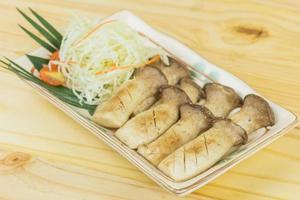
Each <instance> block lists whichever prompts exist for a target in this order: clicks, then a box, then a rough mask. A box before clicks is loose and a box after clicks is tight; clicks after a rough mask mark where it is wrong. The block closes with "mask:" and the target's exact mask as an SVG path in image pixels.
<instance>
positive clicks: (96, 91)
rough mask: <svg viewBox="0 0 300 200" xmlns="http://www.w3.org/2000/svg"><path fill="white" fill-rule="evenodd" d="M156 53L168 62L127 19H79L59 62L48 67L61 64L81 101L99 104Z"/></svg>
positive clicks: (67, 35)
mask: <svg viewBox="0 0 300 200" xmlns="http://www.w3.org/2000/svg"><path fill="white" fill-rule="evenodd" d="M154 56H156V57H157V56H159V57H160V58H161V59H162V61H163V62H165V63H166V64H168V58H167V55H166V53H165V52H164V51H163V50H162V49H161V48H159V47H157V46H154V45H153V44H152V43H150V41H148V40H147V39H146V38H145V37H143V36H141V35H140V34H139V33H138V32H137V31H135V30H133V29H132V28H131V27H129V25H127V24H126V23H125V22H122V21H108V22H99V21H98V20H89V19H85V18H77V19H75V20H74V21H73V23H71V24H70V26H69V27H68V28H67V30H66V33H65V34H64V37H63V41H62V44H61V48H60V50H59V58H60V59H59V61H51V63H49V66H51V64H52V63H53V64H57V65H58V69H59V70H60V72H61V73H62V74H63V75H64V76H65V78H66V83H65V84H66V86H67V87H69V88H71V89H72V91H73V92H74V94H75V95H76V96H77V97H78V98H79V99H80V102H81V103H82V102H84V103H87V104H91V105H98V104H100V103H101V102H103V101H105V100H107V99H108V98H109V97H110V96H111V95H112V94H113V93H114V91H115V90H116V89H117V88H118V87H119V86H120V85H122V84H123V83H125V82H126V81H127V80H129V79H130V78H131V77H132V74H133V71H134V69H135V68H138V67H142V66H144V65H145V64H146V63H147V62H149V59H151V58H152V57H154Z"/></svg>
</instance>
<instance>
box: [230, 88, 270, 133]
mask: <svg viewBox="0 0 300 200" xmlns="http://www.w3.org/2000/svg"><path fill="white" fill-rule="evenodd" d="M230 118H231V119H232V121H234V122H235V123H237V124H238V125H240V126H241V127H242V128H243V129H245V130H246V132H247V133H248V134H249V133H252V132H253V131H256V130H257V129H260V128H262V127H267V126H272V125H274V124H275V117H274V113H273V111H272V109H271V108H270V106H269V104H268V102H266V101H265V100H264V99H263V98H261V97H259V96H257V95H255V94H249V95H247V96H246V97H245V98H244V104H243V106H242V108H241V110H240V111H239V112H237V113H235V114H233V115H232V116H231V117H230Z"/></svg>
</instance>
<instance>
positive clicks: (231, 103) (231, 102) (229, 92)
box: [204, 83, 242, 117]
mask: <svg viewBox="0 0 300 200" xmlns="http://www.w3.org/2000/svg"><path fill="white" fill-rule="evenodd" d="M204 91H205V94H206V101H205V103H204V106H205V107H207V108H208V109H209V110H210V111H211V112H212V113H213V114H214V115H215V116H216V117H226V116H227V115H228V114H229V113H230V112H231V111H232V110H233V109H235V108H237V107H239V106H240V105H241V103H242V99H241V97H240V96H239V95H238V94H237V93H236V92H235V91H234V90H233V89H232V88H231V87H228V86H225V85H221V84H219V83H207V84H205V85H204Z"/></svg>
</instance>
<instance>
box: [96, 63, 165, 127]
mask: <svg viewBox="0 0 300 200" xmlns="http://www.w3.org/2000/svg"><path fill="white" fill-rule="evenodd" d="M165 84H167V79H166V77H165V75H164V74H163V73H162V72H161V71H160V70H159V69H158V68H156V67H151V66H146V67H143V68H139V69H137V70H136V71H135V73H134V78H133V79H131V80H129V81H127V82H126V83H124V84H123V85H122V86H121V87H120V88H118V90H117V91H116V92H115V94H114V95H113V96H112V97H111V98H110V99H109V100H107V101H105V102H103V103H102V104H100V105H98V106H97V108H96V111H95V112H94V114H93V116H92V120H93V121H94V122H96V123H97V124H99V125H101V126H104V127H107V128H119V127H121V126H122V125H123V124H124V123H125V122H126V121H127V120H128V119H129V117H130V116H131V114H132V113H133V111H134V110H135V108H136V107H137V105H139V104H140V103H141V102H142V101H143V100H144V99H147V98H148V97H152V96H154V95H155V93H157V92H158V90H159V87H160V86H162V85H165ZM119 98H121V99H122V100H121V101H120V100H119ZM121 106H122V107H123V108H125V109H122V110H120V109H118V108H120V107H121Z"/></svg>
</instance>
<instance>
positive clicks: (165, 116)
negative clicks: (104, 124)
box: [115, 86, 190, 149]
mask: <svg viewBox="0 0 300 200" xmlns="http://www.w3.org/2000/svg"><path fill="white" fill-rule="evenodd" d="M187 102H190V100H189V98H188V96H187V95H186V94H185V92H184V91H182V90H181V89H179V88H178V87H176V86H165V87H163V88H162V89H161V97H160V99H159V100H158V102H157V103H156V104H155V106H153V107H151V108H150V109H148V110H146V111H144V112H142V113H139V114H138V115H136V116H134V117H133V118H131V119H130V120H129V121H128V122H127V123H125V124H124V126H122V127H121V128H119V129H118V130H117V131H116V132H115V135H116V137H117V138H119V139H120V140H121V141H122V142H123V143H125V144H126V145H127V146H128V147H130V148H132V149H136V148H137V147H138V146H139V145H142V144H147V143H149V142H151V141H153V140H154V139H156V138H157V137H159V136H160V135H161V134H162V133H164V132H165V131H166V130H167V129H168V128H169V127H170V126H171V125H172V124H174V123H175V122H176V121H177V120H178V118H179V106H180V105H181V104H183V103H187Z"/></svg>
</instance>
